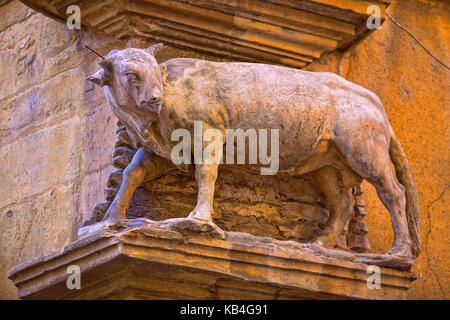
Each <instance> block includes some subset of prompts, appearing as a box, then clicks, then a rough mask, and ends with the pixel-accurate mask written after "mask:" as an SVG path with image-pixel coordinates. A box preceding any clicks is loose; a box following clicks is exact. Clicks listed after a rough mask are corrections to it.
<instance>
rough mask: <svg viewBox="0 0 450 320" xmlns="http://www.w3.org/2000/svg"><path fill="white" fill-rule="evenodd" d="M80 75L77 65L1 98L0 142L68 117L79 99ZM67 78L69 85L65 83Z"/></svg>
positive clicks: (8, 141) (74, 109)
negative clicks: (19, 91)
mask: <svg viewBox="0 0 450 320" xmlns="http://www.w3.org/2000/svg"><path fill="white" fill-rule="evenodd" d="M82 77H84V72H83V70H81V68H75V69H71V70H69V71H67V72H64V73H62V74H59V75H57V76H55V77H54V78H52V79H49V80H47V81H45V82H43V83H42V84H40V85H36V86H34V87H32V88H31V89H29V90H27V91H25V92H24V93H23V94H19V95H18V96H15V97H14V98H12V99H11V100H5V101H4V102H3V103H4V104H3V108H2V109H1V110H0V116H1V119H2V122H1V124H0V142H1V145H5V144H7V143H10V142H12V141H14V140H17V139H18V138H20V137H23V136H26V135H27V134H29V133H32V132H34V131H36V129H39V128H41V127H43V126H52V125H54V124H57V123H59V122H61V121H63V120H66V119H68V118H70V117H72V116H73V114H75V113H76V112H77V111H78V110H77V109H78V108H81V104H82V101H83V95H84V88H83V87H84V86H83V84H84V82H83V81H82V80H81V79H82ZM74 79H77V80H74ZM68 82H70V83H71V85H70V86H67V83H68ZM3 119H4V120H3Z"/></svg>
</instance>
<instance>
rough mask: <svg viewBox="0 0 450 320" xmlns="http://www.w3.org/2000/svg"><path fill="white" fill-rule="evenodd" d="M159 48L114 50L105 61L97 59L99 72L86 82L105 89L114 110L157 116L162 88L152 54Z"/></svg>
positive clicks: (159, 44)
mask: <svg viewBox="0 0 450 320" xmlns="http://www.w3.org/2000/svg"><path fill="white" fill-rule="evenodd" d="M161 47H162V44H161V43H158V44H155V45H152V46H151V47H149V48H147V49H135V48H128V49H124V50H121V51H119V50H113V51H111V52H110V53H109V54H108V56H107V57H106V58H104V59H97V62H98V64H99V65H100V66H101V67H102V69H100V70H99V71H98V72H97V73H95V74H93V75H92V76H90V77H88V78H87V79H88V80H90V81H92V82H94V83H95V84H97V85H99V86H101V87H103V86H105V92H106V97H107V99H108V101H109V102H110V104H111V106H112V107H113V109H114V108H116V109H118V110H113V111H116V112H123V111H124V112H133V113H137V114H143V113H148V112H150V113H153V114H154V115H156V114H159V112H160V110H161V105H162V94H163V86H162V81H161V72H160V68H159V66H158V63H157V62H156V59H155V57H154V55H155V52H156V51H157V50H159V49H160V48H161ZM116 112H115V113H116ZM119 118H120V117H119Z"/></svg>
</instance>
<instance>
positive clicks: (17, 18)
mask: <svg viewBox="0 0 450 320" xmlns="http://www.w3.org/2000/svg"><path fill="white" fill-rule="evenodd" d="M33 13H36V12H35V11H34V10H33V9H31V8H29V7H27V6H24V5H23V4H21V3H20V2H19V1H8V2H7V3H6V4H0V17H2V19H1V20H0V32H3V31H5V30H6V29H8V28H9V27H10V26H12V25H14V24H16V23H19V22H22V21H23V20H25V19H26V18H28V17H29V16H31V15H32V14H33Z"/></svg>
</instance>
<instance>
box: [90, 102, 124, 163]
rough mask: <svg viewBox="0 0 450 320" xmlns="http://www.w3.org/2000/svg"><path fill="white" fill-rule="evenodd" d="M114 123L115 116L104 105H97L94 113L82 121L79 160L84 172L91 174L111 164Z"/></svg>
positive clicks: (114, 136)
mask: <svg viewBox="0 0 450 320" xmlns="http://www.w3.org/2000/svg"><path fill="white" fill-rule="evenodd" d="M116 122H117V120H116V118H115V116H114V115H113V113H112V112H111V109H110V108H109V107H108V106H107V105H106V104H101V105H99V106H98V107H97V108H96V109H95V111H94V113H92V114H90V115H88V116H87V117H85V118H84V119H83V121H82V124H81V130H82V150H81V158H82V167H83V170H84V171H86V172H91V171H93V170H98V169H100V168H103V167H105V166H107V165H109V164H111V163H112V161H111V159H112V157H111V154H112V146H113V145H114V141H115V140H116V135H115V130H116V128H117V126H116ZM108 155H109V156H108Z"/></svg>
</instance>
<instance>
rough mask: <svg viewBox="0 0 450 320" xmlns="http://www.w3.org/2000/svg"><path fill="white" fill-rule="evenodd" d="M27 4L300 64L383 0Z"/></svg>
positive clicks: (360, 28)
mask: <svg viewBox="0 0 450 320" xmlns="http://www.w3.org/2000/svg"><path fill="white" fill-rule="evenodd" d="M22 2H23V3H25V4H26V5H28V6H30V7H32V8H34V9H35V10H37V11H39V12H42V13H44V14H46V15H48V16H50V17H52V18H53V19H57V20H60V21H62V22H64V21H65V19H66V18H67V15H66V8H67V7H68V6H69V5H72V4H75V5H78V6H80V8H81V22H82V24H83V25H84V26H85V27H88V28H93V29H96V30H99V31H102V32H105V33H107V34H110V35H112V36H114V37H115V38H118V39H136V38H138V39H141V40H144V41H149V42H154V41H160V42H164V43H167V44H170V45H172V46H175V47H181V48H187V49H190V50H194V51H198V52H204V53H208V54H212V55H216V56H221V57H226V58H229V59H234V60H243V61H250V62H263V63H271V64H280V65H286V66H290V67H296V68H302V67H304V66H306V65H307V64H309V63H311V62H312V61H315V60H316V59H318V58H319V57H320V56H321V55H322V54H324V53H327V52H330V51H333V50H336V49H346V48H348V47H349V46H351V45H353V44H355V43H356V42H358V41H359V40H361V39H362V38H363V37H365V36H366V35H367V34H369V33H370V32H371V31H372V30H369V29H368V28H367V26H366V21H367V18H368V17H369V15H368V14H367V8H368V7H369V6H370V5H373V4H375V5H378V6H379V7H380V10H381V20H382V21H384V10H385V9H386V7H387V6H388V4H389V2H387V1H380V0H371V1H360V0H339V1H331V0H310V1H298V0H245V1H238V0H231V1H230V0H212V1H211V0H208V1H207V0H175V1H169V0H162V1H159V0H158V1H156V0H145V1H136V0H132V1H124V0H109V1H82V0H78V1H75V0H73V1H63V0H59V1H37V0H22Z"/></svg>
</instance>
